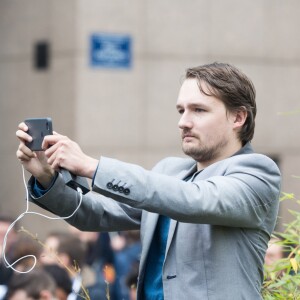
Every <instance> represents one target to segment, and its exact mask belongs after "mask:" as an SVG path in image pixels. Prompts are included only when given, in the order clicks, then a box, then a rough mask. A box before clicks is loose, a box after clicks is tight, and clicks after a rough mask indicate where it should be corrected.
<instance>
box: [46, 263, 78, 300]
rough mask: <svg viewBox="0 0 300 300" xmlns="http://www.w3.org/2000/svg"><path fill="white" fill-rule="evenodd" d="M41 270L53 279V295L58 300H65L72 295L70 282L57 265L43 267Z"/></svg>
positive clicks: (66, 274) (63, 270) (62, 269)
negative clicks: (54, 288) (54, 285)
mask: <svg viewBox="0 0 300 300" xmlns="http://www.w3.org/2000/svg"><path fill="white" fill-rule="evenodd" d="M43 269H44V270H45V271H46V272H47V273H48V274H49V275H50V276H51V277H52V278H53V279H54V281H55V284H56V290H55V295H56V298H57V299H58V300H67V299H68V296H69V295H70V294H71V293H72V281H71V279H70V277H69V275H68V272H67V271H66V269H64V268H62V267H60V266H59V265H56V264H53V265H50V264H49V265H48V264H47V265H44V266H43Z"/></svg>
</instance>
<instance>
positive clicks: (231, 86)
mask: <svg viewBox="0 0 300 300" xmlns="http://www.w3.org/2000/svg"><path fill="white" fill-rule="evenodd" d="M185 78H186V79H196V80H197V81H198V85H199V88H200V91H201V92H202V93H203V94H205V95H207V96H214V97H216V98H218V99H220V100H221V101H222V102H223V103H224V105H225V107H226V109H227V110H228V111H230V112H234V111H239V110H245V111H246V112H247V118H246V121H245V123H244V125H243V127H242V128H241V130H240V131H239V133H238V137H239V139H240V141H241V142H242V144H243V145H244V144H246V143H247V142H250V141H251V140H252V138H253V135H254V128H255V116H256V102H255V94H256V93H255V88H254V85H253V83H252V81H251V80H250V79H249V78H248V77H247V76H246V75H245V74H244V73H243V72H241V71H240V70H239V69H237V68H236V67H234V66H232V65H230V64H226V63H218V62H215V63H211V64H206V65H202V66H199V67H195V68H190V69H187V71H186V75H185ZM203 84H205V86H202V85H203Z"/></svg>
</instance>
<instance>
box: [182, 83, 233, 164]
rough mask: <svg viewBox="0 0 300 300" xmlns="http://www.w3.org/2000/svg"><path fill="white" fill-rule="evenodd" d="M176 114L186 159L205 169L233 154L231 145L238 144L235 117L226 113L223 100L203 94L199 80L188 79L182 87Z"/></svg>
mask: <svg viewBox="0 0 300 300" xmlns="http://www.w3.org/2000/svg"><path fill="white" fill-rule="evenodd" d="M203 87H204V89H205V85H204V86H203ZM177 110H178V112H179V114H180V115H181V116H180V120H179V123H178V126H179V128H180V132H181V137H182V149H183V152H184V153H185V154H186V155H189V156H191V157H192V158H194V159H195V160H196V161H197V162H200V163H201V164H203V165H204V166H205V165H209V164H210V163H212V162H215V161H217V160H220V159H223V158H225V157H226V156H227V155H228V156H230V155H232V154H233V153H231V152H232V151H233V150H234V147H233V146H232V144H237V142H238V141H237V137H236V132H235V131H234V127H235V126H234V120H235V114H233V113H230V112H227V111H226V108H225V105H224V103H223V102H222V101H221V100H219V99H217V98H215V97H213V96H206V95H204V94H202V93H201V92H200V89H199V86H198V84H197V81H196V79H187V80H185V81H184V83H183V84H182V86H181V89H180V92H179V96H178V101H177ZM234 152H235V151H234Z"/></svg>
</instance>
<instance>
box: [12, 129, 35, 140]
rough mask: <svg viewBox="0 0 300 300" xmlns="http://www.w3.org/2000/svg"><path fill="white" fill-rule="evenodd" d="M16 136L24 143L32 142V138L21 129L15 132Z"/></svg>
mask: <svg viewBox="0 0 300 300" xmlns="http://www.w3.org/2000/svg"><path fill="white" fill-rule="evenodd" d="M16 136H17V137H18V138H19V140H21V141H26V142H31V141H32V137H31V136H30V135H29V134H28V133H26V132H25V131H23V130H21V129H19V130H17V132H16Z"/></svg>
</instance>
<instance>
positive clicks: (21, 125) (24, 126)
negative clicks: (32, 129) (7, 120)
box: [18, 122, 28, 131]
mask: <svg viewBox="0 0 300 300" xmlns="http://www.w3.org/2000/svg"><path fill="white" fill-rule="evenodd" d="M18 128H19V129H20V130H23V131H27V130H28V126H27V125H26V124H25V123H24V122H21V123H20V124H19V126H18Z"/></svg>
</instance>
